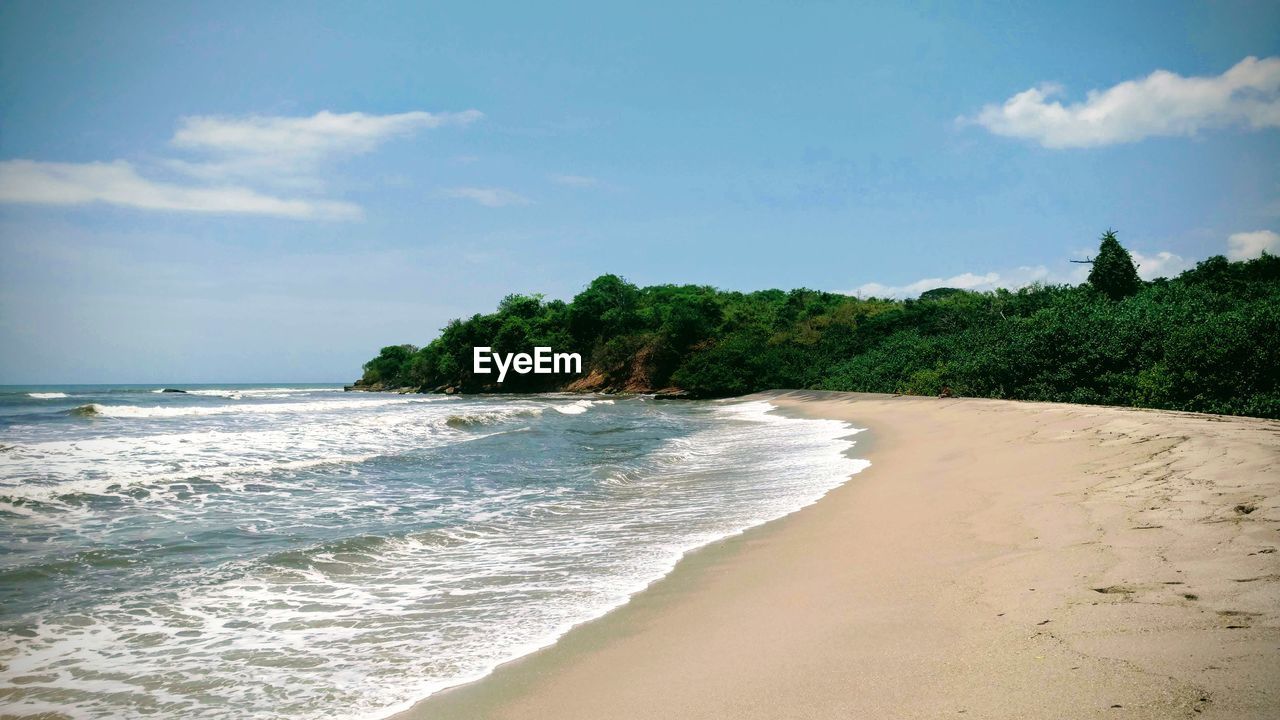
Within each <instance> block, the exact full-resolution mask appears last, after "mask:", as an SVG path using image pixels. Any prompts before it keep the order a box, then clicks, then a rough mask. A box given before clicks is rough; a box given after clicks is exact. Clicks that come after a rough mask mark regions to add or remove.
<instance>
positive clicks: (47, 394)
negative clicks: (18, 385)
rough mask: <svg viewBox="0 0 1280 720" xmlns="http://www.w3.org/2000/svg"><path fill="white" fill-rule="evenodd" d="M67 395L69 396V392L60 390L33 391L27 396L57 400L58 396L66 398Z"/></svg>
mask: <svg viewBox="0 0 1280 720" xmlns="http://www.w3.org/2000/svg"><path fill="white" fill-rule="evenodd" d="M66 396H67V394H66V393H60V392H32V393H27V397H29V398H35V399H36V400H56V399H58V398H64V397H66Z"/></svg>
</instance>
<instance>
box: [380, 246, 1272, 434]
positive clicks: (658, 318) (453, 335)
mask: <svg viewBox="0 0 1280 720" xmlns="http://www.w3.org/2000/svg"><path fill="white" fill-rule="evenodd" d="M475 346H488V347H491V348H493V350H494V351H495V352H504V353H514V352H530V351H532V349H533V348H534V347H536V346H545V347H550V348H553V349H555V350H556V351H557V352H577V353H580V354H581V355H582V358H583V362H584V371H585V372H584V374H583V375H578V376H556V375H519V376H508V378H507V381H506V382H504V383H502V385H495V384H493V377H494V376H492V375H488V376H485V375H474V374H473V373H472V367H471V364H472V348H473V347H475ZM1278 378H1280V258H1277V257H1276V256H1272V255H1267V254H1263V255H1262V257H1260V258H1257V259H1254V260H1247V261H1239V262H1231V261H1228V260H1227V259H1226V258H1224V257H1222V256H1215V257H1211V258H1209V259H1207V260H1204V261H1202V262H1200V263H1199V264H1198V265H1196V267H1195V268H1193V269H1191V270H1188V271H1186V272H1184V273H1182V274H1181V275H1180V276H1178V277H1177V278H1172V279H1157V280H1154V281H1151V282H1145V281H1143V280H1141V279H1140V278H1139V277H1138V274H1137V272H1136V268H1135V266H1134V264H1133V262H1132V259H1131V257H1130V256H1129V253H1128V252H1127V251H1126V250H1125V249H1124V248H1123V247H1122V246H1121V245H1120V243H1119V242H1118V241H1117V240H1116V237H1115V234H1114V233H1112V232H1108V233H1107V234H1106V235H1104V236H1103V239H1102V243H1101V246H1100V248H1099V252H1098V255H1097V256H1096V257H1095V258H1094V259H1093V260H1092V268H1091V272H1090V274H1089V282H1088V283H1084V284H1081V285H1078V286H1069V285H1035V286H1031V287H1026V288H1022V289H1020V290H1016V291H1012V290H1003V289H1001V290H994V291H989V292H972V291H967V290H961V289H955V288H937V289H934V290H929V291H927V292H925V293H923V294H921V295H920V297H919V298H917V299H908V300H894V299H888V298H874V297H873V298H857V297H851V296H849V295H844V294H839V293H830V292H821V291H816V290H805V289H801V290H791V291H783V290H761V291H757V292H749V293H742V292H731V291H722V290H717V289H715V288H713V287H709V286H705V285H654V286H649V287H637V286H636V285H633V284H631V283H629V282H627V281H626V280H624V279H623V278H621V277H619V276H617V275H602V276H600V277H598V278H596V279H595V280H593V281H592V282H591V284H590V285H588V286H587V287H586V289H584V290H583V291H582V292H580V293H578V294H577V295H576V296H575V297H574V298H573V299H572V300H571V301H570V302H563V301H560V300H546V299H545V298H543V297H542V296H540V295H509V296H507V297H506V298H504V299H503V300H502V302H501V303H499V305H498V308H497V310H496V311H495V312H492V313H488V314H477V315H474V316H472V317H470V318H468V319H465V320H453V321H451V322H450V323H449V324H448V325H446V326H445V328H444V329H443V330H442V331H441V332H440V334H439V335H438V336H437V337H436V338H435V339H434V340H432V341H431V342H430V343H428V344H427V345H426V346H425V347H421V348H419V347H415V346H413V345H393V346H390V347H385V348H383V349H382V351H381V352H380V353H379V354H378V356H377V357H375V358H373V359H372V360H370V361H369V362H368V363H366V364H365V365H364V375H363V377H362V378H361V380H360V382H359V383H358V385H360V386H362V387H369V388H412V389H415V390H421V391H451V392H452V391H457V392H538V391H547V390H558V389H566V388H568V389H580V390H597V391H624V392H654V391H660V390H679V391H681V392H683V393H685V394H687V395H689V396H692V397H725V396H732V395H740V394H744V393H750V392H755V391H759V390H765V389H772V388H811V389H825V390H851V391H865V392H884V393H906V394H916V395H934V394H939V393H943V392H947V393H952V394H955V395H965V396H974V397H989V398H1009V399H1021V400H1047V401H1056V402H1075V403H1090V404H1105V405H1125V406H1133V407H1146V408H1164V409H1174V410H1192V411H1201V412H1210V413H1222V414H1233V415H1252V416H1258V417H1270V418H1280V384H1278V382H1277V381H1278Z"/></svg>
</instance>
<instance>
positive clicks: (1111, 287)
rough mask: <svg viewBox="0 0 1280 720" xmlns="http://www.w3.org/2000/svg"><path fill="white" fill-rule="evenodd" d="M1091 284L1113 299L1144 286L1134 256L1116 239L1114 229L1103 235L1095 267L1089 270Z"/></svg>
mask: <svg viewBox="0 0 1280 720" xmlns="http://www.w3.org/2000/svg"><path fill="white" fill-rule="evenodd" d="M1089 284H1090V285H1092V286H1093V287H1094V288H1096V289H1097V290H1098V291H1099V292H1101V293H1102V294H1103V295H1106V296H1107V297H1109V298H1111V299H1112V300H1119V299H1121V298H1126V297H1129V296H1130V295H1132V294H1134V293H1136V292H1138V289H1139V288H1141V287H1142V280H1141V279H1140V278H1139V277H1138V269H1137V268H1136V267H1134V265H1133V258H1131V257H1129V251H1128V250H1125V249H1124V247H1123V246H1122V245H1121V244H1120V241H1119V240H1117V239H1116V233H1115V231H1114V230H1108V231H1106V232H1105V233H1103V235H1102V245H1101V246H1099V247H1098V257H1096V258H1094V260H1093V269H1092V270H1090V271H1089Z"/></svg>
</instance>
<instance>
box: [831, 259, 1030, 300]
mask: <svg viewBox="0 0 1280 720" xmlns="http://www.w3.org/2000/svg"><path fill="white" fill-rule="evenodd" d="M1049 276H1050V273H1049V269H1048V268H1046V267H1045V266H1043V265H1036V266H1034V267H1032V266H1025V265H1024V266H1022V267H1019V268H1017V269H1015V270H1012V271H1007V272H1006V273H1005V274H1003V275H1002V274H1000V273H998V272H988V273H984V274H982V275H976V274H974V273H970V272H966V273H961V274H959V275H953V276H952V277H949V278H940V277H935V278H921V279H919V280H916V281H915V282H912V283H907V284H906V285H882V284H880V283H866V284H864V285H860V286H858V288H857V289H856V290H854V291H852V292H851V293H849V294H851V295H859V296H861V297H894V298H906V297H915V296H916V295H919V294H920V293H922V292H924V291H925V290H932V289H934V288H942V287H949V288H959V289H961V290H974V291H983V290H994V289H996V288H1009V289H1017V288H1020V287H1025V286H1027V285H1030V284H1032V283H1037V282H1047V281H1048V280H1049Z"/></svg>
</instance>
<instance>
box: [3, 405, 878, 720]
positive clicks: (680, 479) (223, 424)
mask: <svg viewBox="0 0 1280 720" xmlns="http://www.w3.org/2000/svg"><path fill="white" fill-rule="evenodd" d="M177 387H180V388H183V389H185V390H187V392H186V393H182V394H179V393H161V392H157V390H159V388H155V387H122V386H102V387H85V386H71V387H41V388H13V387H6V388H0V715H18V716H21V715H24V714H35V713H41V712H50V713H64V714H65V715H68V716H71V717H76V718H141V717H183V718H250V717H253V718H381V717H385V716H386V715H388V714H390V713H391V712H393V711H397V710H400V709H403V708H405V707H407V706H408V705H410V704H412V703H413V702H414V701H416V700H419V699H421V698H423V697H425V696H427V695H429V694H431V693H432V692H435V691H437V690H440V689H443V688H445V687H448V686H451V685H455V684H458V683H461V682H466V681H470V680H474V679H476V678H479V677H481V676H483V675H484V674H486V673H487V672H489V671H490V670H491V669H492V668H493V667H494V666H496V665H497V664H499V663H502V662H504V661H507V660H510V659H513V658H516V657H519V656H520V655H523V654H526V653H528V652H531V651H532V650H535V649H537V648H539V647H542V646H545V645H547V644H550V643H552V642H554V641H555V639H556V638H557V637H558V636H560V635H561V634H563V633H564V632H565V631H566V630H568V629H569V628H570V627H572V626H573V625H575V624H578V623H581V622H584V621H586V620H589V619H591V618H594V617H598V616H599V615H601V614H603V613H605V612H607V611H608V610H610V609H612V608H614V607H617V606H618V605H620V604H622V603H624V602H626V600H627V598H628V597H629V596H630V595H631V594H633V593H635V592H637V591H639V590H641V589H643V588H644V587H645V586H646V585H648V584H649V583H651V582H652V581H654V580H656V579H658V578H660V577H661V576H663V575H664V574H666V573H667V572H669V571H670V569H671V568H672V567H673V566H674V565H675V563H676V562H677V561H678V560H679V558H680V557H681V555H682V554H684V553H685V552H688V551H689V550H691V549H694V548H697V547H699V546H702V545H705V544H707V543H709V542H712V541H715V540H717V539H720V538H724V537H726V536H729V535H732V534H735V533H737V532H740V531H742V530H744V529H746V528H748V527H751V526H753V525H757V524H760V523H762V522H765V521H768V520H771V519H774V518H777V517H780V516H782V515H785V514H787V513H790V512H792V511H794V510H797V509H799V508H801V507H803V506H805V505H807V504H809V503H812V502H814V501H815V500H817V499H818V498H820V497H821V496H822V495H823V494H825V493H826V492H827V491H829V490H831V489H832V488H834V487H836V486H838V485H840V484H841V483H843V482H844V481H845V480H846V479H847V478H848V477H849V476H850V475H851V474H853V473H856V472H858V471H859V470H861V469H862V468H863V467H865V466H866V464H867V463H866V462H865V461H863V460H858V459H854V458H851V457H848V456H847V454H846V452H845V451H846V450H848V449H849V448H850V447H851V445H852V443H853V439H852V438H851V435H852V434H853V433H854V432H856V430H855V429H854V428H852V427H850V426H848V425H846V424H844V423H839V422H834V421H826V420H802V419H792V418H786V417H782V416H780V415H778V414H776V413H771V412H770V411H771V410H772V407H771V406H770V405H769V404H768V403H765V402H758V401H755V402H753V401H718V402H662V401H655V400H653V399H651V398H645V397H632V398H605V397H583V396H568V395H564V396H558V395H539V396H487V397H465V398H462V397H444V396H424V395H390V394H365V393H343V392H342V391H341V388H340V387H339V386H316V385H312V386H283V387H282V386H270V387H268V386H247V385H242V386H191V387H187V386H177Z"/></svg>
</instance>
